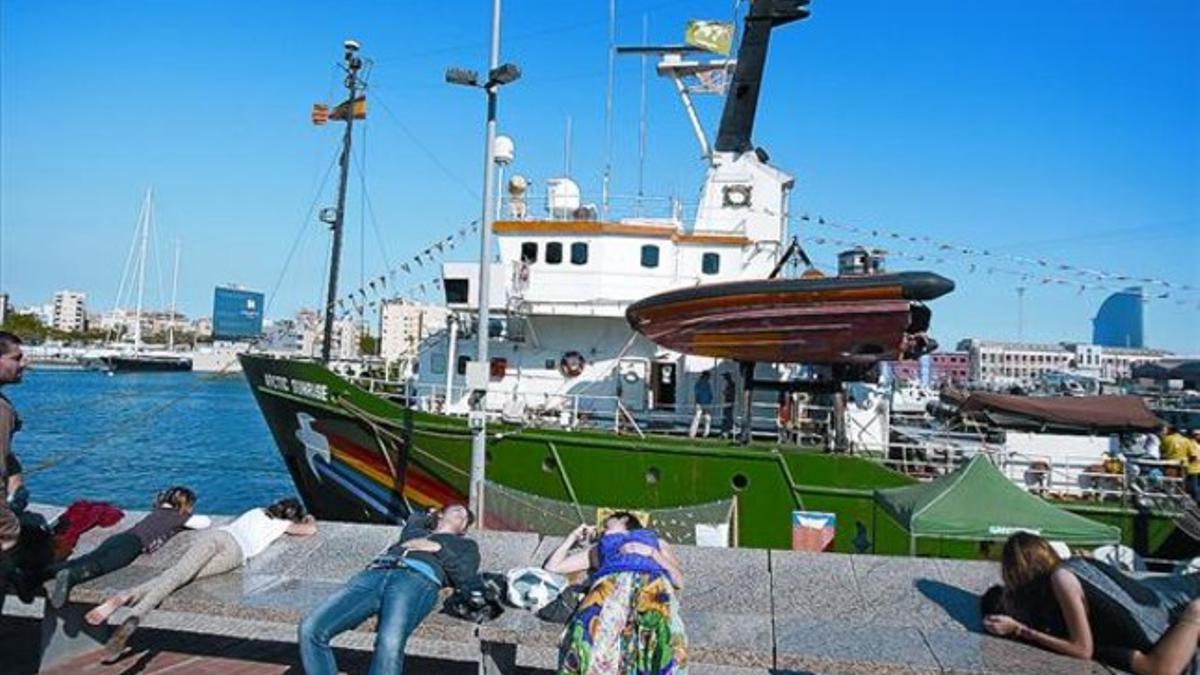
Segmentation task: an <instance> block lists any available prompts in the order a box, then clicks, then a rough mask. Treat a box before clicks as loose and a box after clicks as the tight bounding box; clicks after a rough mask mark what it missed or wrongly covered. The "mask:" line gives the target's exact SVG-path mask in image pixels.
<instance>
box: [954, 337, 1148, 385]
mask: <svg viewBox="0 0 1200 675" xmlns="http://www.w3.org/2000/svg"><path fill="white" fill-rule="evenodd" d="M958 349H959V351H965V352H967V354H968V359H969V362H970V379H971V380H972V381H975V382H982V383H987V384H1022V385H1029V384H1033V383H1034V382H1036V381H1037V380H1038V379H1039V378H1041V377H1042V376H1043V375H1045V374H1047V373H1063V372H1071V373H1078V374H1081V375H1088V376H1092V377H1098V378H1102V379H1114V380H1115V379H1122V378H1128V377H1130V376H1131V375H1132V372H1133V368H1134V366H1137V365H1141V364H1146V363H1154V362H1156V361H1160V360H1162V359H1163V358H1165V357H1168V356H1170V355H1171V354H1170V352H1166V351H1162V350H1159V349H1130V348H1125V347H1103V346H1100V345H1093V344H1084V343H1073V342H1059V343H1053V344H1034V343H1023V342H1000V341H995V340H978V339H971V340H963V341H962V342H960V343H959V344H958Z"/></svg>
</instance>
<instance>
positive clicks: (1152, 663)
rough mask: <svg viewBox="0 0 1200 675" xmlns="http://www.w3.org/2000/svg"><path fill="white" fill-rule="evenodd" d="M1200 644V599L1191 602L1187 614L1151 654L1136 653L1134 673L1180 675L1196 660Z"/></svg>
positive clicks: (1143, 674)
mask: <svg viewBox="0 0 1200 675" xmlns="http://www.w3.org/2000/svg"><path fill="white" fill-rule="evenodd" d="M1198 644H1200V600H1193V601H1191V602H1190V603H1188V606H1187V608H1186V609H1184V610H1183V615H1182V616H1180V617H1179V620H1178V621H1176V622H1175V625H1174V626H1171V628H1170V630H1168V631H1167V632H1166V634H1164V635H1163V636H1162V638H1161V639H1160V640H1159V641H1158V643H1157V644H1155V645H1154V648H1153V649H1151V650H1150V653H1149V654H1143V653H1142V652H1134V654H1133V672H1134V673H1137V675H1158V674H1159V673H1163V674H1164V675H1177V674H1178V673H1182V672H1183V669H1184V667H1185V666H1186V665H1187V664H1188V663H1190V662H1191V661H1192V659H1194V658H1195V657H1196V647H1197V645H1198Z"/></svg>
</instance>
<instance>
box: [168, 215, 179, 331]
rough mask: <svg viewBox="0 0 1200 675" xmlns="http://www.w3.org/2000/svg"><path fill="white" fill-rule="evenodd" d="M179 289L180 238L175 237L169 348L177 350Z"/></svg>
mask: <svg viewBox="0 0 1200 675" xmlns="http://www.w3.org/2000/svg"><path fill="white" fill-rule="evenodd" d="M178 291H179V239H178V238H176V239H175V271H174V272H173V273H172V274H171V320H170V323H168V324H167V349H168V350H170V351H175V299H176V297H177V294H178Z"/></svg>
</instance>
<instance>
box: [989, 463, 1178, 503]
mask: <svg viewBox="0 0 1200 675" xmlns="http://www.w3.org/2000/svg"><path fill="white" fill-rule="evenodd" d="M1002 469H1004V471H1005V473H1006V474H1007V475H1008V476H1009V478H1011V479H1013V480H1014V481H1015V482H1017V483H1018V484H1021V485H1023V486H1024V487H1025V488H1026V489H1028V490H1029V491H1030V492H1033V493H1035V494H1039V495H1043V496H1061V497H1075V498H1085V499H1093V500H1100V501H1107V500H1122V501H1124V500H1127V499H1131V498H1135V497H1169V496H1171V495H1180V494H1183V493H1184V485H1183V475H1184V474H1183V470H1182V467H1181V466H1180V465H1179V464H1178V463H1176V462H1164V461H1161V460H1154V459H1148V458H1137V457H1126V458H1114V457H1107V456H1100V457H1089V456H1057V457H1051V456H1048V455H1028V454H1024V453H1009V454H1008V455H1007V456H1006V457H1005V458H1004V464H1003V465H1002Z"/></svg>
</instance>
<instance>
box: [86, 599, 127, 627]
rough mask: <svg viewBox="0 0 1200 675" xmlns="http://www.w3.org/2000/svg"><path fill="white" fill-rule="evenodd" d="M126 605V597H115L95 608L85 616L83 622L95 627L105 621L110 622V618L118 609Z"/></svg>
mask: <svg viewBox="0 0 1200 675" xmlns="http://www.w3.org/2000/svg"><path fill="white" fill-rule="evenodd" d="M124 604H125V597H124V596H121V595H114V596H112V597H111V598H109V599H107V600H105V601H104V602H102V603H100V604H99V605H96V606H95V607H93V608H92V609H91V611H89V612H88V613H87V614H84V615H83V620H84V621H87V622H88V623H90V624H91V625H93V626H99V625H100V624H102V623H104V622H105V621H108V617H110V616H112V615H113V612H115V611H117V609H118V608H119V607H120V606H121V605H124Z"/></svg>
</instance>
